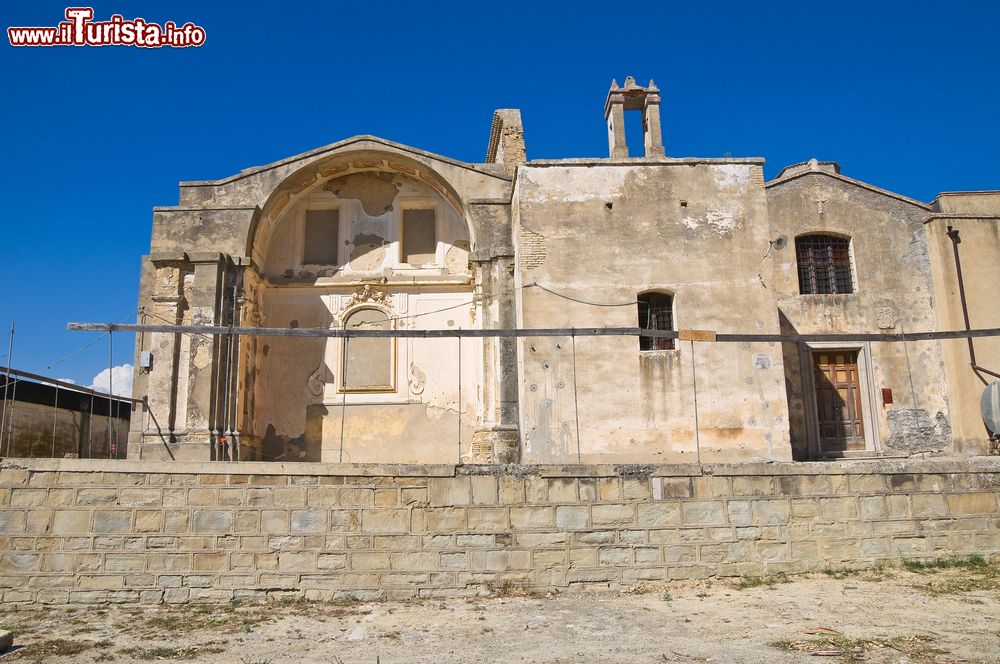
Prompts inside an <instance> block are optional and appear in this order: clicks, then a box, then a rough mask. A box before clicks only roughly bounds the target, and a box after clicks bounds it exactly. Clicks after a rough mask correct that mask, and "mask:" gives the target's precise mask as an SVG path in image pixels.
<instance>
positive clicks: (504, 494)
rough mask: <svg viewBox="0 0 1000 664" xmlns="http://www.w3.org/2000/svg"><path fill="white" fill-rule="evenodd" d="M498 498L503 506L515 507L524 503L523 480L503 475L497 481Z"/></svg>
mask: <svg viewBox="0 0 1000 664" xmlns="http://www.w3.org/2000/svg"><path fill="white" fill-rule="evenodd" d="M497 485H498V486H497V488H498V498H499V501H500V503H501V504H503V505H516V504H519V503H523V502H524V479H523V478H521V477H515V476H512V475H503V476H501V477H500V478H498V480H497Z"/></svg>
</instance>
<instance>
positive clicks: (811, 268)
mask: <svg viewBox="0 0 1000 664" xmlns="http://www.w3.org/2000/svg"><path fill="white" fill-rule="evenodd" d="M795 255H796V261H797V263H798V270H799V293H801V294H803V295H838V294H850V293H853V292H854V278H853V274H852V270H851V241H850V239H848V238H843V237H836V236H832V235H806V236H802V237H799V238H796V240H795Z"/></svg>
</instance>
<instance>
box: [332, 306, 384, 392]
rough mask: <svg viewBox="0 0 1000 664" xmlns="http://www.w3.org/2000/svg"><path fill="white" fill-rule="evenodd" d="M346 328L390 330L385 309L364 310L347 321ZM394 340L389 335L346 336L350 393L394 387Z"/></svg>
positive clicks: (345, 373) (346, 386) (345, 372)
mask: <svg viewBox="0 0 1000 664" xmlns="http://www.w3.org/2000/svg"><path fill="white" fill-rule="evenodd" d="M344 329H346V330H389V329H391V323H390V321H389V319H388V317H387V316H386V314H385V312H383V311H380V310H378V309H361V310H360V311H356V312H355V313H353V314H351V315H350V316H349V317H348V318H347V320H346V321H345V322H344ZM394 350H395V341H394V340H393V339H392V338H390V337H353V338H352V337H345V338H344V367H343V370H342V371H341V375H342V376H343V377H344V383H343V387H344V389H345V390H346V391H348V392H391V391H393V390H395V380H393V378H394V371H395V364H396V363H395V357H394V355H395V353H394Z"/></svg>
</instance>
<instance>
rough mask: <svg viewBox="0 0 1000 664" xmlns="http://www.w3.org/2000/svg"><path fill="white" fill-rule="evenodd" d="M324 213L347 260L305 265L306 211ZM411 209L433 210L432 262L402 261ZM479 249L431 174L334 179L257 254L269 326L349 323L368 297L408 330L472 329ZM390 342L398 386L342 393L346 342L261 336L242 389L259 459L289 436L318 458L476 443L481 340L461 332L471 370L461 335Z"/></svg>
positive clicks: (293, 210) (369, 457)
mask: <svg viewBox="0 0 1000 664" xmlns="http://www.w3.org/2000/svg"><path fill="white" fill-rule="evenodd" d="M324 209H336V210H338V212H339V227H340V232H339V238H340V239H339V244H340V245H341V250H340V252H339V254H340V256H339V260H337V261H335V262H333V263H331V264H329V265H303V243H304V242H305V239H304V230H303V227H304V220H305V216H306V213H307V211H309V210H324ZM406 209H433V210H434V212H435V219H436V226H437V231H436V233H435V237H436V239H437V244H438V248H437V253H436V258H435V259H434V260H433V261H431V262H430V263H424V264H422V265H409V264H406V263H404V262H402V261H403V258H404V256H403V254H402V249H401V246H402V242H403V236H404V232H403V229H402V223H403V213H404V211H405V210H406ZM469 250H470V234H469V229H468V227H467V226H466V223H465V220H464V219H463V218H462V216H460V212H459V210H456V209H454V208H453V207H452V206H451V205H450V204H449V203H448V201H446V200H445V199H444V198H443V197H442V196H441V195H439V194H438V193H437V192H436V191H434V190H433V189H432V188H431V187H429V186H427V185H426V184H422V183H420V182H417V181H415V180H413V179H412V178H410V177H408V176H405V175H399V174H393V173H384V174H380V175H373V174H368V173H361V174H356V175H348V176H345V177H340V178H334V179H332V180H329V181H327V182H326V183H325V184H323V185H322V186H321V187H318V188H317V189H316V190H315V191H313V192H312V193H311V194H309V195H304V196H302V197H301V198H299V199H298V200H297V201H296V203H295V204H292V205H289V206H288V207H287V208H286V209H285V211H284V212H283V214H282V216H281V217H280V218H279V220H278V222H277V224H276V227H275V230H274V231H273V232H272V234H271V239H270V241H269V243H268V246H267V251H266V253H265V254H264V255H262V256H261V260H262V263H263V270H262V273H263V274H262V276H263V282H262V287H261V291H260V294H259V304H258V312H259V317H260V321H261V324H262V325H264V326H266V327H303V328H330V327H333V328H341V327H343V325H344V323H345V320H346V319H347V318H348V317H349V316H350V315H351V313H352V312H354V311H357V310H358V308H359V307H374V308H375V309H376V310H377V311H378V313H379V314H380V315H381V316H383V317H384V318H386V319H392V320H393V321H394V323H393V325H398V326H399V328H401V329H449V328H452V329H462V328H465V329H469V328H476V327H478V326H479V324H480V320H481V316H480V315H479V311H478V307H477V306H476V305H475V304H474V302H473V289H474V287H475V285H474V275H473V271H472V269H471V265H470V262H469ZM390 343H391V351H390V352H391V354H392V356H393V368H392V374H393V379H392V381H391V382H392V386H391V389H380V390H374V391H369V392H363V393H354V392H349V393H347V394H346V396H345V393H344V391H343V390H342V388H341V383H342V381H343V376H342V373H343V370H344V369H343V344H344V342H343V341H342V340H340V339H332V338H331V339H323V338H289V337H271V338H267V339H264V340H262V341H261V342H260V343H259V344H258V349H257V355H256V357H255V361H254V364H255V366H256V371H255V374H254V376H253V384H252V386H246V389H252V390H253V391H254V397H253V401H254V404H255V405H256V408H255V410H254V415H253V419H254V424H253V435H252V436H251V438H252V439H253V440H254V444H255V445H256V446H259V448H260V456H259V457H257V458H262V459H274V458H277V457H279V456H281V455H283V454H286V450H285V446H286V444H287V443H288V442H289V441H292V442H293V443H294V444H295V445H297V446H298V447H300V448H304V449H305V450H306V454H305V457H304V458H303V460H308V461H319V460H321V459H322V460H324V461H340V460H343V461H345V462H347V461H350V462H358V463H372V462H382V463H449V462H451V463H456V462H458V461H459V460H460V457H459V454H460V451H459V450H460V448H459V441H460V438H461V440H462V441H463V442H464V450H463V452H464V453H467V452H468V451H469V446H470V445H471V442H472V437H473V433H474V432H475V431H476V428H477V424H478V423H481V422H482V409H481V407H479V405H478V404H479V400H480V399H481V393H482V366H483V362H482V358H483V350H482V341H481V340H478V339H466V340H463V341H462V342H461V343H462V354H463V358H464V360H465V362H464V364H462V365H461V366H460V364H459V357H458V345H459V341H458V340H457V339H395V340H392V341H391V342H390ZM460 379H461V381H462V390H463V393H462V400H461V414H462V417H461V418H460V417H459V380H460ZM460 419H461V423H460ZM460 426H461V429H462V431H461V436H460V435H459V427H460ZM342 447H343V449H341V448H342Z"/></svg>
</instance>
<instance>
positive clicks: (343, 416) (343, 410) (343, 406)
mask: <svg viewBox="0 0 1000 664" xmlns="http://www.w3.org/2000/svg"><path fill="white" fill-rule="evenodd" d="M345 329H346V328H345ZM349 341H350V337H344V354H343V357H344V362H343V366H342V367H341V370H340V371H341V376H340V391H341V394H342V395H343V398H342V399H341V403H340V463H344V422H345V421H347V353H348V348H347V344H348V342H349Z"/></svg>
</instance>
